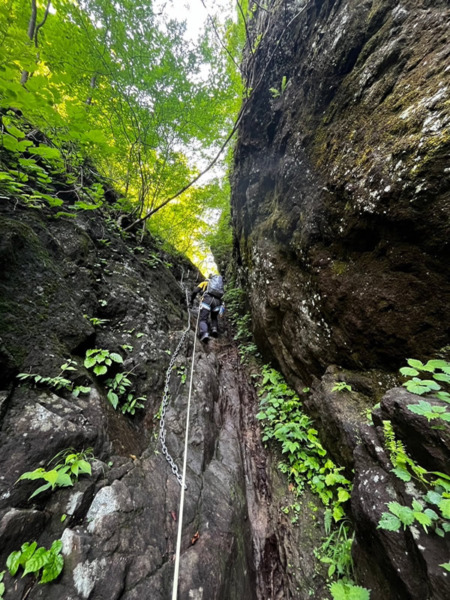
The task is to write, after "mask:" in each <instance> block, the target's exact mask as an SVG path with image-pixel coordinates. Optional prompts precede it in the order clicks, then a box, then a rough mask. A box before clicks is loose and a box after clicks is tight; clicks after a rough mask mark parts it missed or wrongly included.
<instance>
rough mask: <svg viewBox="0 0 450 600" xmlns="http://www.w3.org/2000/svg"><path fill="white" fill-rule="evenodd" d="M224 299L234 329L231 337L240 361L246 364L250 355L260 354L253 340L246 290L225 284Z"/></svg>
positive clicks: (257, 355)
mask: <svg viewBox="0 0 450 600" xmlns="http://www.w3.org/2000/svg"><path fill="white" fill-rule="evenodd" d="M224 301H225V304H226V307H227V313H228V314H229V317H230V320H231V322H232V324H233V327H234V330H235V333H234V336H233V339H234V340H235V341H236V342H237V343H238V348H239V356H240V359H241V363H242V364H247V363H248V362H249V359H250V357H251V356H254V357H259V356H260V355H259V353H258V348H257V346H256V344H255V343H254V341H253V335H252V318H251V315H250V312H249V310H248V297H247V292H246V291H245V290H244V289H242V288H240V287H238V286H237V287H234V285H233V284H232V285H230V286H227V289H226V293H225V297H224Z"/></svg>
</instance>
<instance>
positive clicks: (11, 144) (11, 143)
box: [0, 133, 19, 152]
mask: <svg viewBox="0 0 450 600" xmlns="http://www.w3.org/2000/svg"><path fill="white" fill-rule="evenodd" d="M0 146H3V147H4V148H6V150H9V151H10V152H19V142H18V141H17V140H16V138H15V137H13V136H12V135H8V134H7V133H4V134H1V139H0Z"/></svg>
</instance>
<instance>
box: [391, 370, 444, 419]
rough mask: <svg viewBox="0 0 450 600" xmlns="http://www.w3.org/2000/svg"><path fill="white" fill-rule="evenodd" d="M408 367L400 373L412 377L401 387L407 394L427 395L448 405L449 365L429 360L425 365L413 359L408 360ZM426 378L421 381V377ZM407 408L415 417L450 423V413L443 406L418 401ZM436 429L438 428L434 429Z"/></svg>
mask: <svg viewBox="0 0 450 600" xmlns="http://www.w3.org/2000/svg"><path fill="white" fill-rule="evenodd" d="M407 362H408V365H409V366H408V367H402V368H401V369H400V373H401V374H402V375H404V376H405V377H412V379H408V381H405V382H404V383H403V384H402V385H403V386H404V387H406V389H407V390H408V392H411V393H412V394H417V395H419V396H423V395H424V394H427V395H429V396H430V398H435V399H437V400H440V401H441V402H444V403H447V404H450V391H449V390H450V363H448V362H447V361H445V360H439V359H436V360H429V361H428V362H427V363H426V364H424V363H422V362H421V361H420V360H416V359H415V358H408V360H407ZM424 374H425V377H428V378H427V379H422V376H424ZM408 408H409V410H410V411H411V412H413V413H415V414H416V415H421V416H423V417H425V418H426V419H427V420H428V421H432V420H435V419H439V420H441V421H447V422H450V412H448V411H447V408H446V406H445V405H443V406H442V405H436V404H431V402H428V401H427V400H420V401H419V403H418V404H408ZM435 428H436V429H437V428H438V427H435Z"/></svg>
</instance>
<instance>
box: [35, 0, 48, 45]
mask: <svg viewBox="0 0 450 600" xmlns="http://www.w3.org/2000/svg"><path fill="white" fill-rule="evenodd" d="M50 2H51V0H48V2H47V7H46V9H45V14H44V18H43V19H42V21H41V22H40V23H39V25H36V29H35V30H34V45H35V47H36V48H37V47H38V33H39V30H40V29H41V28H42V27H44V25H45V21H46V20H47V17H48V11H49V10H50ZM30 39H31V38H30Z"/></svg>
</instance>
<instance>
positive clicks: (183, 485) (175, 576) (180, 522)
mask: <svg viewBox="0 0 450 600" xmlns="http://www.w3.org/2000/svg"><path fill="white" fill-rule="evenodd" d="M199 317H200V307H199V310H198V316H197V323H196V325H195V335H194V349H193V350H192V361H191V379H190V381H189V395H188V403H187V414H186V434H185V436H184V457H183V475H182V479H181V496H180V508H179V510H178V535H177V548H176V552H175V571H174V574H173V589H172V600H177V593H178V575H179V571H180V551H181V530H182V528H183V510H184V491H185V488H186V467H187V451H188V437H189V414H190V411H191V397H192V382H193V381H194V361H195V344H196V341H197V329H198V321H199Z"/></svg>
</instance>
